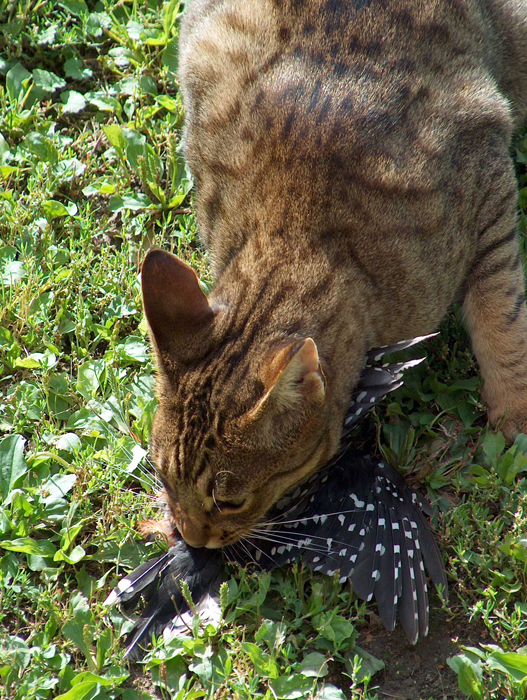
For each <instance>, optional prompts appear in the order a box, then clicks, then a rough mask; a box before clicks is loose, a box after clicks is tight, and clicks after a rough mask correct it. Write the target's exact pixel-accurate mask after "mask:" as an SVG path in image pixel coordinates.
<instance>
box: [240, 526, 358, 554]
mask: <svg viewBox="0 0 527 700" xmlns="http://www.w3.org/2000/svg"><path fill="white" fill-rule="evenodd" d="M253 532H254V533H257V536H258V537H260V538H261V539H265V536H267V535H268V534H269V533H271V534H273V535H274V536H275V537H276V536H284V537H290V538H291V537H296V538H297V539H299V540H302V539H311V540H321V542H327V541H328V539H331V542H332V543H334V544H336V545H340V546H341V547H349V548H350V549H358V547H357V546H356V545H355V546H353V547H352V546H351V545H350V544H349V543H348V542H342V541H340V540H335V539H333V538H328V537H322V536H320V535H306V534H305V533H302V532H294V531H289V530H288V531H287V532H284V533H282V532H281V531H280V530H263V531H260V530H257V529H254V530H252V531H251V533H253Z"/></svg>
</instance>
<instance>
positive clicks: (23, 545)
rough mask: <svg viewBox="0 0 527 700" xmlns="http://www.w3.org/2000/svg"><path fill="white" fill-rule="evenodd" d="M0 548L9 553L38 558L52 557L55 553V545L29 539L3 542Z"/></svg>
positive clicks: (46, 541) (23, 538) (20, 538)
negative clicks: (30, 555)
mask: <svg viewBox="0 0 527 700" xmlns="http://www.w3.org/2000/svg"><path fill="white" fill-rule="evenodd" d="M0 547H3V549H7V550H8V551H10V552H22V553H23V554H33V555H36V556H39V557H53V556H54V555H55V552H56V551H57V549H56V547H55V545H54V544H53V543H52V542H50V541H49V540H34V539H32V538H31V537H19V538H17V539H14V540H4V541H2V542H0Z"/></svg>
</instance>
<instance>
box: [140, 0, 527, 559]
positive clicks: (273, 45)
mask: <svg viewBox="0 0 527 700" xmlns="http://www.w3.org/2000/svg"><path fill="white" fill-rule="evenodd" d="M180 51H181V56H180V67H181V70H180V78H181V87H182V91H183V98H184V103H185V108H186V119H187V121H186V135H185V141H186V155H187V159H188V162H189V165H190V168H191V170H192V172H193V174H194V177H195V181H196V192H197V194H196V212H197V217H198V221H199V225H200V234H201V237H202V239H203V241H204V242H205V244H206V245H207V247H208V249H209V251H210V260H211V270H212V274H213V278H214V281H215V284H214V288H213V291H212V292H211V295H210V297H209V299H206V298H205V296H204V295H203V293H202V292H201V291H200V289H199V286H198V284H197V280H196V278H195V275H194V273H193V272H192V271H191V270H190V268H188V267H186V266H185V265H184V264H183V263H181V262H180V261H178V260H177V259H176V258H174V257H173V256H170V255H169V254H167V253H163V252H162V251H152V252H151V253H150V254H149V255H148V256H147V259H146V260H145V265H144V268H143V294H144V304H145V312H146V316H147V319H148V321H149V325H150V328H151V335H152V340H153V345H154V348H155V351H156V356H157V364H158V369H159V380H158V395H159V408H158V411H157V415H156V419H155V422H154V429H153V437H152V454H153V458H154V460H155V461H156V462H157V466H158V468H159V470H160V472H161V475H162V478H163V480H164V483H165V490H166V493H167V498H168V502H169V504H170V507H171V510H172V514H173V518H174V520H175V522H176V524H177V526H178V527H179V529H180V531H181V533H182V534H183V536H184V538H185V539H186V540H187V542H189V544H194V545H196V546H200V545H206V546H209V547H217V546H222V545H224V544H228V543H230V542H232V541H234V540H236V539H238V538H239V537H241V536H243V535H245V534H247V533H248V532H249V531H250V530H251V528H252V527H253V526H254V525H255V523H257V522H259V521H260V520H261V518H262V517H263V516H264V514H265V512H266V511H267V510H268V509H269V508H270V507H271V505H272V504H273V503H274V502H276V500H277V499H278V498H279V497H280V496H281V495H282V494H283V493H284V492H285V491H286V490H287V489H289V488H291V487H292V486H293V485H294V484H296V483H298V482H300V481H301V480H302V479H304V478H305V477H306V476H307V475H308V474H310V473H312V472H313V471H314V470H316V469H318V468H320V467H321V466H323V464H325V463H326V462H327V461H328V460H329V459H330V458H331V457H332V455H333V454H334V453H335V451H336V449H337V447H338V443H339V439H340V433H341V427H342V419H343V416H344V412H345V409H346V406H347V404H348V402H349V399H350V395H351V392H352V390H353V387H354V385H355V383H356V381H357V379H358V376H359V374H360V372H361V370H362V367H363V365H364V357H365V353H366V351H367V350H368V349H369V348H371V347H375V346H380V345H384V344H388V343H392V342H396V341H398V340H401V339H403V338H409V337H412V336H417V335H423V334H426V333H429V332H431V331H433V330H435V329H436V328H437V326H438V324H439V322H440V321H441V319H442V318H443V317H444V315H445V313H446V312H447V310H448V308H449V307H450V306H451V305H452V303H454V302H460V303H462V304H463V312H464V315H465V318H466V322H467V326H468V329H469V331H470V334H471V338H472V343H473V347H474V351H475V353H476V356H477V359H478V362H479V365H480V368H481V371H482V374H483V378H484V380H485V391H484V396H485V399H486V401H487V402H488V404H489V408H490V416H491V420H492V421H493V422H494V423H497V422H499V421H501V420H502V419H505V423H504V430H505V432H506V434H507V435H508V436H509V437H513V436H514V435H515V434H516V433H518V432H519V431H522V430H523V429H524V427H525V426H526V425H527V342H526V337H527V312H526V309H525V303H524V301H525V297H524V293H523V272H522V266H521V258H520V254H519V247H518V242H517V239H516V205H517V185H516V180H515V174H514V168H513V164H512V161H511V158H510V155H509V148H510V141H511V135H512V134H513V132H514V130H515V129H516V128H517V127H518V126H519V125H520V124H521V123H522V121H523V120H524V119H525V116H526V114H527V2H525V0H420V1H419V2H416V1H415V0H391V1H386V0H322V1H321V0H284V1H283V2H281V1H280V0H274V1H273V0H222V1H219V0H192V1H191V2H190V4H189V5H188V7H187V9H186V10H185V15H184V20H183V23H182V28H181V49H180Z"/></svg>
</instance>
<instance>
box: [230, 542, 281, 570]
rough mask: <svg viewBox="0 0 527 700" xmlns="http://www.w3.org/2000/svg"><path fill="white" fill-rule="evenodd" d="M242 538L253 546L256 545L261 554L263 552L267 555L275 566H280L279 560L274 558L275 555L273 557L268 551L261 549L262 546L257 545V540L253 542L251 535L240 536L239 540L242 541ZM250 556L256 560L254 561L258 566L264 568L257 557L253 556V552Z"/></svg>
mask: <svg viewBox="0 0 527 700" xmlns="http://www.w3.org/2000/svg"><path fill="white" fill-rule="evenodd" d="M242 539H243V540H245V541H246V542H247V543H248V544H249V545H250V546H251V547H254V548H255V549H257V550H258V551H259V552H261V554H262V555H263V556H264V557H267V558H268V559H269V560H270V561H271V562H272V563H273V564H274V566H278V563H277V561H276V560H275V559H273V557H272V556H271V555H270V554H268V553H267V552H265V551H264V550H263V549H261V548H260V547H258V545H257V544H256V543H255V542H252V541H251V538H250V536H245V537H243V538H240V540H239V541H240V542H241V540H242ZM250 556H251V559H252V560H253V561H254V563H255V564H256V566H258V567H259V568H260V569H263V567H262V566H261V564H259V562H258V561H257V560H256V559H255V557H253V556H252V554H251V555H250Z"/></svg>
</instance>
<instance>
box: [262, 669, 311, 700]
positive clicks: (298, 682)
mask: <svg viewBox="0 0 527 700" xmlns="http://www.w3.org/2000/svg"><path fill="white" fill-rule="evenodd" d="M312 684H313V681H311V680H309V678H306V677H305V676H302V675H301V674H300V673H297V674H294V675H289V676H285V675H284V676H280V677H279V678H274V679H272V680H271V681H269V685H270V686H271V688H272V690H273V693H274V694H275V696H276V697H277V698H279V699H280V700H295V698H304V697H305V696H306V693H308V692H309V691H310V690H311V687H312Z"/></svg>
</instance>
